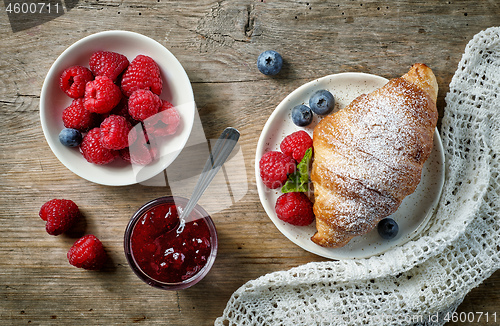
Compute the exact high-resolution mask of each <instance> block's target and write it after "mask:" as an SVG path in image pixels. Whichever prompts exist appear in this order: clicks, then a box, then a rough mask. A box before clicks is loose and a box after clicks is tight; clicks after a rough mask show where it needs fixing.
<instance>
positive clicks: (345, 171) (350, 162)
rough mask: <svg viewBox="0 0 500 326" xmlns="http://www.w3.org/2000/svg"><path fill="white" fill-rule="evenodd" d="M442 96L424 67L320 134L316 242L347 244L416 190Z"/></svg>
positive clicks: (360, 100) (338, 116) (337, 116)
mask: <svg viewBox="0 0 500 326" xmlns="http://www.w3.org/2000/svg"><path fill="white" fill-rule="evenodd" d="M437 92H438V85H437V82H436V77H435V76H434V74H433V72H432V70H431V69H430V68H429V67H427V66H426V65H424V64H418V63H417V64H415V65H413V66H412V67H411V69H410V70H409V72H408V73H407V74H405V75H403V76H402V77H400V78H395V79H392V80H390V81H389V82H388V83H387V84H386V85H385V86H383V87H381V88H379V89H377V90H375V91H373V92H372V93H370V94H363V95H361V96H359V97H357V98H356V99H354V100H353V101H352V102H351V103H350V104H349V105H348V106H346V107H345V108H344V109H342V110H339V111H337V112H335V113H332V114H330V115H329V116H326V117H325V118H323V119H322V120H321V121H320V123H319V124H318V125H317V126H316V127H315V129H314V133H313V147H314V161H313V165H312V169H311V180H312V183H313V186H314V208H313V209H314V214H315V217H316V228H317V232H316V233H315V234H314V235H313V236H312V238H311V240H312V241H313V242H314V243H316V244H318V245H320V246H323V247H333V248H338V247H342V246H344V245H346V244H347V243H348V242H349V241H350V240H351V239H352V238H353V237H355V236H359V235H362V234H365V233H368V232H369V231H370V230H372V229H374V228H375V227H376V226H377V223H378V222H379V221H380V220H381V219H383V218H384V217H387V216H388V215H391V214H392V213H394V212H395V211H396V210H397V209H398V207H399V206H400V204H401V202H402V200H403V199H404V198H405V197H406V196H408V195H410V194H411V193H413V192H414V191H415V189H416V187H417V185H418V183H419V182H420V178H421V174H422V167H423V164H424V162H425V161H426V160H427V158H428V157H429V155H430V153H431V150H432V146H433V135H434V130H435V128H436V123H437V119H438V113H437V109H436V98H437Z"/></svg>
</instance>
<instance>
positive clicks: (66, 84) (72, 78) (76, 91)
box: [59, 66, 94, 98]
mask: <svg viewBox="0 0 500 326" xmlns="http://www.w3.org/2000/svg"><path fill="white" fill-rule="evenodd" d="M92 79H94V76H93V75H92V72H91V71H90V70H89V69H88V68H86V67H83V66H72V67H69V68H67V69H65V70H64V71H63V73H62V74H61V77H60V78H59V87H60V88H61V90H62V91H63V92H64V93H66V95H68V96H69V97H71V98H79V97H83V95H84V94H85V85H86V84H87V83H88V82H89V81H91V80H92Z"/></svg>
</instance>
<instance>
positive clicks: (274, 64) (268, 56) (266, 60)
mask: <svg viewBox="0 0 500 326" xmlns="http://www.w3.org/2000/svg"><path fill="white" fill-rule="evenodd" d="M281 67H283V58H282V57H281V55H280V54H279V53H278V52H276V51H274V50H267V51H264V52H262V53H261V54H260V55H259V57H258V58H257V68H259V70H260V72H261V73H263V74H264V75H276V74H277V73H278V72H280V70H281Z"/></svg>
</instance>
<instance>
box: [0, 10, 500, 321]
mask: <svg viewBox="0 0 500 326" xmlns="http://www.w3.org/2000/svg"><path fill="white" fill-rule="evenodd" d="M26 1H27V0H19V2H18V3H20V4H22V3H23V2H26ZM10 2H12V3H14V1H7V0H5V1H4V4H5V6H3V7H1V8H0V32H1V41H0V44H1V53H0V137H1V142H0V175H1V179H0V186H1V188H0V190H1V196H0V205H1V212H0V225H1V226H0V231H1V233H0V286H1V287H0V295H1V299H0V300H1V303H0V324H5V325H9V324H12V325H24V324H34V325H49V324H62V325H76V324H78V325H80V324H86V325H91V324H100V325H112V324H133V323H142V324H161V325H167V324H168V325H211V324H213V322H214V320H215V318H216V317H218V316H220V315H222V312H223V309H224V307H225V305H226V303H227V301H228V299H229V297H230V296H231V294H232V293H233V292H234V291H235V290H236V289H237V288H239V287H240V286H241V285H243V284H244V283H245V282H246V281H248V280H251V279H255V278H257V277H259V276H261V275H264V274H266V273H269V272H274V271H278V270H285V269H289V268H292V267H294V266H298V265H301V264H304V263H307V262H311V261H322V260H324V259H323V258H320V257H318V256H315V255H313V254H310V253H308V252H306V251H304V250H302V249H301V248H299V247H297V246H295V245H294V244H293V243H291V242H290V241H289V240H288V239H286V238H285V237H284V236H283V235H282V234H281V233H280V232H279V231H278V230H277V229H276V227H275V226H274V225H273V223H272V222H271V220H270V219H269V218H268V217H267V215H266V213H265V212H264V210H263V208H262V206H261V204H260V202H259V198H258V194H257V190H256V179H255V176H254V165H255V161H254V154H255V150H256V145H257V140H258V137H259V135H260V132H261V130H262V128H263V126H264V124H265V122H266V121H267V118H268V117H269V115H270V114H271V112H272V111H273V110H274V108H275V107H276V106H277V104H278V103H279V102H280V101H281V100H282V99H283V98H284V97H285V96H286V95H288V94H289V93H290V92H292V91H293V90H294V89H296V88H297V87H299V86H300V85H302V84H304V83H306V82H308V81H311V80H313V79H315V78H318V77H322V76H325V75H329V74H334V73H340V72H365V73H370V74H376V75H380V76H383V77H386V78H392V77H396V76H400V75H401V74H403V73H405V72H406V71H407V69H408V68H409V67H410V66H411V64H413V63H414V62H424V63H426V64H427V65H429V66H430V67H431V68H432V69H433V70H434V72H435V74H436V76H437V80H438V82H439V87H440V92H439V99H438V108H439V111H440V115H441V116H442V113H443V109H444V107H445V102H444V96H445V94H446V93H447V91H448V89H449V87H448V85H449V83H450V81H451V78H452V76H453V74H454V72H455V70H456V68H457V64H458V62H459V60H460V58H461V55H462V53H463V51H464V48H465V46H466V44H467V42H468V41H469V40H470V39H471V38H472V37H473V36H474V35H475V34H476V33H478V32H480V31H481V30H483V29H485V28H488V27H491V26H495V25H499V24H500V3H498V2H497V1H466V0H452V1H423V0H420V1H419V0H416V1H403V0H401V1H385V2H379V1H372V0H367V1H358V0H355V1H351V0H349V1H348V0H339V1H324V0H322V1H320V0H308V1H297V0H293V1H290V0H286V1H285V0H265V1H264V0H262V1H224V0H223V1H214V0H175V1H172V0H156V1H150V0H145V1H135V0H134V1H128V0H125V1H123V0H121V1H114V0H81V1H78V0H65V1H63V2H62V3H61V2H59V1H55V0H52V2H51V4H52V6H53V8H54V6H55V5H56V4H59V6H60V7H59V8H62V9H63V10H62V11H61V12H60V13H59V14H58V15H53V16H50V17H47V15H42V14H33V15H28V14H22V13H20V14H14V13H11V14H10V15H8V14H7V12H6V10H5V9H7V7H6V6H7V5H8V3H10ZM63 4H64V7H63ZM11 8H12V7H11ZM20 8H21V7H20ZM60 10H61V9H60ZM116 29H120V30H129V31H134V32H138V33H141V34H144V35H146V36H149V37H151V38H153V39H155V40H157V41H158V42H160V43H161V44H163V45H164V46H165V47H167V48H168V49H169V50H170V51H171V52H172V53H173V54H174V55H175V56H176V57H177V58H178V60H179V61H180V62H181V63H182V65H183V66H184V68H185V70H186V72H187V74H188V76H189V78H190V80H191V83H192V87H193V90H194V96H195V101H196V104H197V108H198V112H199V116H200V119H201V122H202V126H203V130H204V132H205V135H206V137H208V138H215V137H217V136H218V134H219V133H220V132H221V130H222V129H223V128H224V127H226V126H233V127H235V128H238V129H239V130H240V131H241V134H242V136H241V139H240V145H241V150H242V153H243V157H244V160H245V161H244V162H245V163H244V166H245V170H246V175H245V172H243V175H241V176H240V177H241V179H240V180H247V181H248V186H247V189H248V190H247V192H246V194H245V195H244V197H243V198H242V199H241V200H240V201H239V202H237V203H235V204H234V205H233V206H232V207H230V208H227V209H224V210H223V211H220V212H218V213H215V214H213V218H214V220H215V222H216V225H217V230H218V232H219V238H220V239H219V241H220V247H219V254H218V257H217V260H216V263H215V265H214V267H213V269H212V270H211V272H210V273H209V274H208V276H207V277H206V278H205V279H204V280H203V281H202V282H201V283H199V284H198V285H196V286H195V287H193V288H190V289H188V290H184V291H180V292H168V291H161V290H157V289H154V288H152V287H149V286H148V285H146V284H144V283H142V282H141V281H140V280H139V279H138V278H137V277H136V276H135V275H134V274H133V273H132V271H131V270H130V269H129V267H128V265H127V262H126V260H125V256H124V253H123V232H124V229H125V227H126V225H127V222H128V220H129V218H130V216H131V215H132V213H133V212H134V211H135V210H136V209H137V208H138V207H139V206H141V205H142V204H143V203H145V202H146V201H149V200H151V199H153V198H156V197H159V196H163V195H166V194H167V193H168V188H166V187H151V186H145V185H140V184H138V185H132V186H124V187H111V186H102V185H98V184H94V183H91V182H89V181H86V180H84V179H82V178H80V177H78V176H77V175H75V174H73V173H72V172H71V171H69V170H68V169H67V168H65V167H64V166H63V165H62V164H61V163H60V162H59V161H58V159H57V158H56V157H55V155H54V154H53V153H52V152H51V150H50V149H49V146H48V144H47V142H46V140H45V138H44V136H43V133H42V129H41V124H40V119H39V100H40V90H41V87H42V83H43V80H44V78H45V75H46V73H47V71H48V70H49V68H50V66H51V65H52V63H53V62H54V60H55V59H56V58H57V57H58V55H59V54H61V52H63V51H64V49H65V48H66V47H68V46H69V45H71V44H72V43H73V42H75V41H77V40H79V39H81V38H82V37H85V36H87V35H90V34H93V33H96V32H100V31H104V30H116ZM268 49H275V50H277V51H278V52H280V53H281V54H282V56H283V57H284V60H285V64H284V68H283V70H282V71H281V73H280V74H279V75H277V76H275V77H268V76H264V75H262V74H261V73H259V71H258V70H257V67H256V58H257V56H258V55H259V53H261V52H262V51H264V50H268ZM52 198H67V199H72V200H74V201H75V202H76V203H77V204H78V205H79V206H80V208H81V210H82V212H83V215H84V219H83V221H82V222H80V223H79V225H78V226H77V228H76V231H75V230H74V231H72V232H69V233H68V234H64V235H61V236H57V237H55V236H50V235H48V234H47V233H46V232H45V228H44V222H43V221H42V220H41V219H40V218H39V217H38V211H39V209H40V206H41V205H42V204H43V203H44V202H45V201H47V200H49V199H52ZM89 233H92V234H95V235H96V236H97V237H99V238H100V239H101V241H102V242H103V244H104V246H105V248H106V251H107V253H108V256H109V258H110V259H109V262H108V263H107V264H106V266H105V268H104V270H103V271H100V272H90V271H85V270H82V269H77V268H75V267H73V266H71V265H69V263H68V261H67V259H66V252H67V250H68V249H69V247H70V246H71V245H72V244H73V242H74V241H75V240H76V239H77V238H78V237H79V236H81V235H82V234H89ZM499 283H500V272H496V273H494V274H493V275H492V276H491V277H490V278H489V279H487V280H486V281H485V282H484V283H483V284H482V285H481V286H479V287H478V288H476V289H474V290H473V291H471V292H470V294H469V295H467V297H466V298H465V300H464V302H463V303H462V305H461V306H460V307H459V310H458V312H466V313H469V312H474V313H479V312H483V313H484V314H486V313H489V315H490V316H492V315H493V314H496V315H497V317H498V319H500V309H498V308H499V307H500V295H499V289H500V286H499ZM450 325H460V323H455V324H453V323H450ZM477 325H493V324H492V323H491V320H490V322H489V323H486V321H485V320H484V319H483V320H481V321H480V322H479V323H477Z"/></svg>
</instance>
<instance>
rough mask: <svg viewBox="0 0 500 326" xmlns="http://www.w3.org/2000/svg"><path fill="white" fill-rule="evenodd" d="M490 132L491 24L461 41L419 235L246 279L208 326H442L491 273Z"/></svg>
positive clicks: (498, 240)
mask: <svg viewBox="0 0 500 326" xmlns="http://www.w3.org/2000/svg"><path fill="white" fill-rule="evenodd" d="M499 129H500V27H492V28H489V29H487V30H485V31H482V32H480V33H479V34H477V35H476V36H475V37H474V38H473V39H472V40H471V41H470V42H469V44H468V45H467V47H466V50H465V53H464V54H463V57H462V59H461V61H460V63H459V66H458V69H457V71H456V73H455V75H454V77H453V79H452V81H451V84H450V91H449V93H448V94H447V95H446V108H445V112H444V118H443V121H442V126H441V137H442V141H443V146H444V149H445V157H446V181H445V185H444V188H443V193H442V197H441V200H440V203H439V207H438V210H437V212H436V215H435V216H434V217H433V218H432V220H431V222H430V223H429V225H428V226H427V228H426V229H425V230H424V232H423V233H422V234H421V235H420V236H419V237H418V238H417V239H415V240H413V241H410V242H408V243H406V244H405V245H403V246H400V247H397V248H395V249H393V250H391V251H389V252H387V253H385V254H383V255H380V256H376V257H371V258H368V259H364V260H342V261H328V262H314V263H309V264H305V265H303V266H300V267H296V268H293V269H291V270H288V271H280V272H274V273H270V274H267V275H264V276H262V277H260V278H258V279H256V280H252V281H249V282H247V283H246V284H244V285H243V286H242V287H241V288H239V289H238V290H237V291H236V292H234V294H233V295H232V296H231V298H230V300H229V301H228V303H227V306H226V308H225V310H224V314H223V316H222V317H219V318H218V319H217V320H216V321H215V325H225V326H229V325H238V326H242V325H360V324H362V325H397V326H401V325H414V324H420V325H443V324H445V323H446V322H447V321H449V320H451V318H452V317H454V316H453V312H454V311H455V309H456V307H457V306H458V305H459V304H460V303H461V302H462V300H463V298H464V296H465V295H466V294H467V293H468V292H469V291H470V290H471V289H473V288H474V287H476V286H477V285H479V284H480V283H481V282H482V281H483V280H485V279H486V278H488V277H489V276H490V275H491V274H492V273H493V272H494V271H496V270H497V269H499V268H500V216H499V215H500V207H499V205H500V198H499V196H500V182H499V181H500V180H499V172H500V166H499V161H500V139H499V138H500V130H499ZM477 313H478V314H479V313H480V312H477ZM455 317H456V316H455ZM471 317H472V316H469V318H471ZM479 317H480V316H479V315H476V316H475V318H476V320H477V318H479ZM483 318H484V316H483ZM490 318H491V316H490ZM498 318H499V320H500V316H498ZM483 321H485V319H483Z"/></svg>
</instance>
